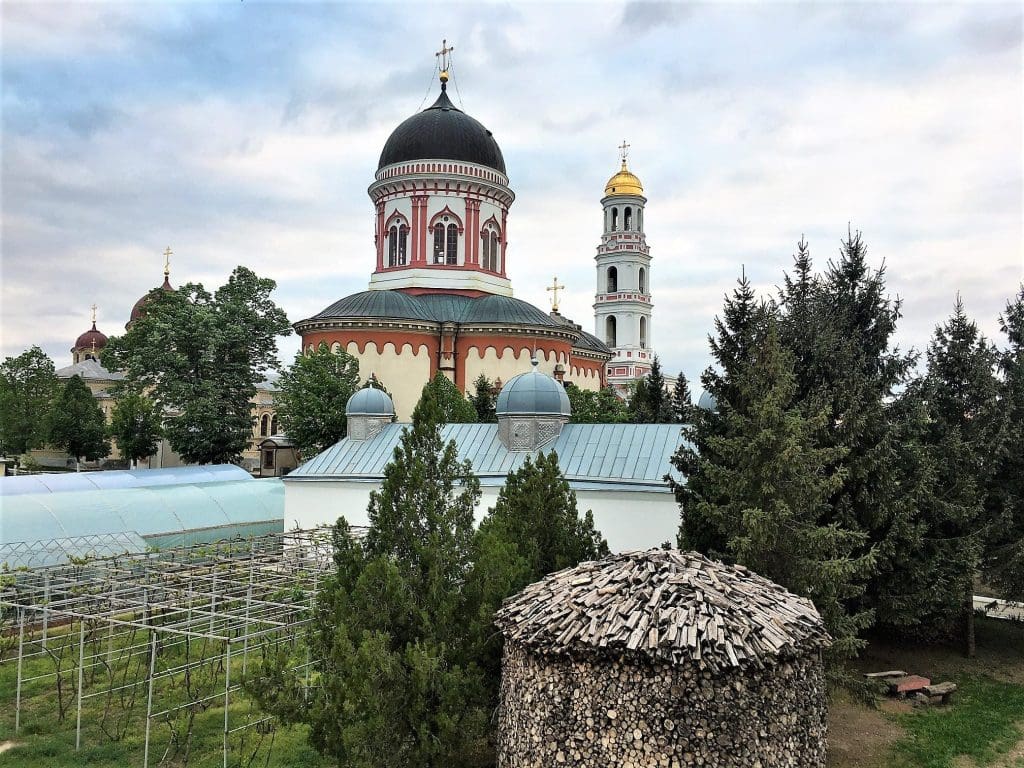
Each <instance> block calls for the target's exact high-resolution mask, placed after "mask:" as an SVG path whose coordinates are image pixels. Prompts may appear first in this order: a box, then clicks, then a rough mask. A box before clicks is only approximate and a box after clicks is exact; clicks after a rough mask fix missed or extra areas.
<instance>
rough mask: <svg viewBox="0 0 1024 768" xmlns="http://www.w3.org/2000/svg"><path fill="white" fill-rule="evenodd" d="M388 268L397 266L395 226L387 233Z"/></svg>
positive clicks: (396, 233) (396, 229) (396, 231)
mask: <svg viewBox="0 0 1024 768" xmlns="http://www.w3.org/2000/svg"><path fill="white" fill-rule="evenodd" d="M388 266H389V267H395V266H398V227H395V226H392V227H391V230H390V231H389V232H388Z"/></svg>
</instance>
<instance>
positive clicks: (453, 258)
mask: <svg viewBox="0 0 1024 768" xmlns="http://www.w3.org/2000/svg"><path fill="white" fill-rule="evenodd" d="M445 218H447V217H445ZM445 263H446V264H458V263H459V227H458V225H456V224H449V225H448V249H447V253H446V254H445Z"/></svg>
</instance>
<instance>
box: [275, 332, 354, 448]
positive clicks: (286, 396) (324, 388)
mask: <svg viewBox="0 0 1024 768" xmlns="http://www.w3.org/2000/svg"><path fill="white" fill-rule="evenodd" d="M359 388H360V380H359V361H358V360H356V359H355V358H354V357H353V356H352V355H350V354H348V353H347V352H344V351H342V352H331V350H330V348H329V347H328V346H327V345H326V344H324V343H322V342H321V344H320V345H319V347H317V349H316V350H315V351H314V352H307V353H303V352H301V351H300V352H299V353H298V354H296V355H295V362H293V363H292V364H291V366H290V367H289V368H287V369H285V370H284V371H283V372H282V373H281V381H280V391H279V392H278V394H277V396H276V397H275V398H274V402H275V406H276V407H277V415H278V416H279V417H280V419H281V425H282V426H283V427H284V431H285V433H286V434H287V435H288V437H289V439H290V440H292V442H294V443H295V446H296V448H298V450H299V453H300V454H302V455H303V456H304V457H307V458H308V457H309V456H313V455H314V454H317V453H319V452H320V451H323V450H325V449H327V448H328V447H330V446H332V445H334V444H335V443H336V442H338V441H339V440H341V439H342V438H343V437H345V434H346V430H347V428H348V419H347V417H346V415H345V406H346V405H347V404H348V401H349V398H351V397H352V395H354V394H355V393H356V392H357V391H358V390H359Z"/></svg>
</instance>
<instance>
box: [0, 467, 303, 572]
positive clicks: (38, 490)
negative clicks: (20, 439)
mask: <svg viewBox="0 0 1024 768" xmlns="http://www.w3.org/2000/svg"><path fill="white" fill-rule="evenodd" d="M283 530H284V487H283V486H282V485H281V482H280V480H277V479H266V480H256V479H254V478H253V477H252V476H250V475H249V474H248V473H247V472H246V471H245V470H243V469H241V468H240V467H235V466H206V467H176V468H173V469H159V470H134V471H116V472H91V473H75V474H67V475H56V474H55V475H32V476H27V477H11V478H3V479H2V480H0V559H3V555H4V553H5V552H8V553H9V552H11V551H14V550H18V551H22V550H26V549H29V550H30V549H31V546H30V545H31V543H32V542H49V541H51V540H56V539H69V540H71V539H81V538H87V537H96V536H103V535H124V534H132V533H134V534H137V536H139V537H141V539H142V540H143V541H144V542H145V543H146V546H155V547H167V546H178V545H182V544H191V543H195V542H202V541H216V540H219V539H224V538H230V537H232V536H247V535H258V534H262V533H271V532H280V531H283ZM26 544H28V545H29V546H26ZM13 545H18V546H16V547H13V549H12V546H13ZM8 564H9V565H17V563H12V562H8Z"/></svg>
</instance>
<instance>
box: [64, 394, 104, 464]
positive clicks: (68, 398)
mask: <svg viewBox="0 0 1024 768" xmlns="http://www.w3.org/2000/svg"><path fill="white" fill-rule="evenodd" d="M50 442H51V443H52V444H53V445H55V446H56V447H58V448H60V449H61V450H62V451H66V452H67V453H68V454H69V455H71V456H74V457H75V462H76V464H77V463H79V462H81V460H82V459H85V460H86V461H95V460H96V459H102V458H104V457H105V456H107V455H109V454H110V441H109V440H107V423H106V419H105V418H104V416H103V409H101V408H100V406H99V404H98V403H97V402H96V398H95V397H94V396H93V394H92V390H90V389H89V387H88V386H86V384H85V382H84V381H82V379H81V377H80V376H72V377H71V378H70V379H68V380H67V383H66V384H65V385H64V388H63V389H62V390H61V392H60V394H59V395H58V396H57V400H56V402H55V403H54V406H53V415H52V417H51V420H50Z"/></svg>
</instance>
